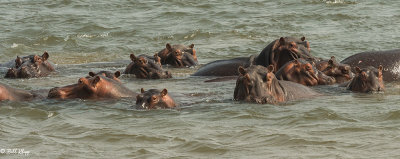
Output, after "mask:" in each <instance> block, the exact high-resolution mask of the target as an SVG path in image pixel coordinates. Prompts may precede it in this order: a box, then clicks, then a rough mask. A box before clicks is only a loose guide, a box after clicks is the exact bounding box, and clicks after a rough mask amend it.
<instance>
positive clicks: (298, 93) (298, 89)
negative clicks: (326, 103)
mask: <svg viewBox="0 0 400 159" xmlns="http://www.w3.org/2000/svg"><path fill="white" fill-rule="evenodd" d="M279 83H280V85H281V86H282V88H283V89H284V92H285V98H286V101H291V100H299V99H307V98H313V97H316V96H320V95H321V94H320V93H318V92H316V91H314V90H313V89H311V88H309V87H307V86H304V85H302V84H298V83H294V82H290V81H283V80H280V81H279Z"/></svg>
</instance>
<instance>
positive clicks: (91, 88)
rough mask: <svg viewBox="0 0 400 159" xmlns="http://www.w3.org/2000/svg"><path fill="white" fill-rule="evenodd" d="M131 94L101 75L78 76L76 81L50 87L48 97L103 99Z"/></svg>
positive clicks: (115, 82) (120, 85)
mask: <svg viewBox="0 0 400 159" xmlns="http://www.w3.org/2000/svg"><path fill="white" fill-rule="evenodd" d="M129 96H132V92H131V91H129V89H127V88H125V87H123V85H122V84H121V83H120V82H117V81H115V80H112V79H110V78H107V77H105V76H102V75H96V76H94V77H91V76H89V77H86V78H79V80H78V83H76V84H72V85H68V86H64V87H55V88H52V89H50V91H49V94H48V97H49V98H55V99H73V98H79V99H105V98H120V97H129Z"/></svg>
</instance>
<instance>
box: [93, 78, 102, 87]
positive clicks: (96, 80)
mask: <svg viewBox="0 0 400 159" xmlns="http://www.w3.org/2000/svg"><path fill="white" fill-rule="evenodd" d="M100 80H101V78H100V76H96V77H95V78H94V79H93V81H92V86H93V87H96V85H97V83H99V82H100Z"/></svg>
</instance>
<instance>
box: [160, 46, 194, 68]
mask: <svg viewBox="0 0 400 159" xmlns="http://www.w3.org/2000/svg"><path fill="white" fill-rule="evenodd" d="M158 56H159V57H160V58H161V63H162V64H169V65H171V66H174V67H185V66H188V67H190V66H194V65H196V64H197V56H196V50H195V49H194V44H191V45H189V46H185V45H171V44H169V43H167V44H166V46H165V48H164V49H163V50H161V51H160V52H159V53H158Z"/></svg>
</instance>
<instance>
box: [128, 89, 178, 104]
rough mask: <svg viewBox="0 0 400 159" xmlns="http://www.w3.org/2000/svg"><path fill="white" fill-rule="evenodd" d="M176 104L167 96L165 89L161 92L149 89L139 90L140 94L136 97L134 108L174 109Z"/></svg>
mask: <svg viewBox="0 0 400 159" xmlns="http://www.w3.org/2000/svg"><path fill="white" fill-rule="evenodd" d="M174 107H176V103H175V101H174V99H172V98H171V96H169V95H168V91H167V89H163V90H162V91H160V90H157V89H149V90H148V91H145V90H144V89H143V88H142V89H141V94H139V95H137V97H136V108H138V109H164V108H174Z"/></svg>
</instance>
